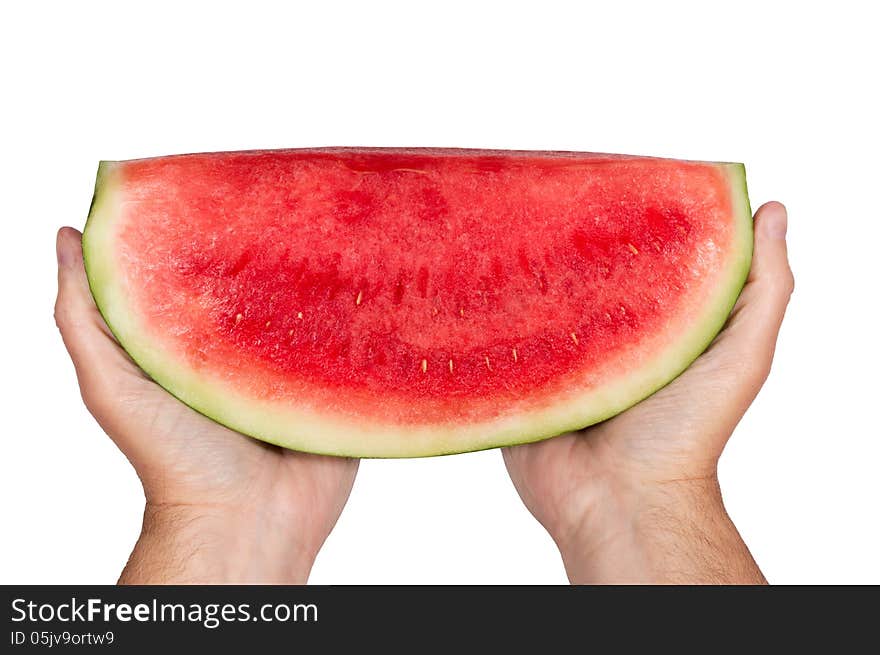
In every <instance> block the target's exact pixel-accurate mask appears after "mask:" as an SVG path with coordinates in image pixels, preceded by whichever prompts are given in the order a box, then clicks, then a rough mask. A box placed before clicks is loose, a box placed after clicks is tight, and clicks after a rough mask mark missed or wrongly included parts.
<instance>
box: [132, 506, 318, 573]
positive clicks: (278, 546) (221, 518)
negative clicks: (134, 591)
mask: <svg viewBox="0 0 880 655" xmlns="http://www.w3.org/2000/svg"><path fill="white" fill-rule="evenodd" d="M314 556H315V554H314V553H311V552H309V551H308V550H307V549H305V548H304V547H302V546H301V545H300V543H299V540H298V539H297V538H296V537H295V535H291V534H288V533H287V532H286V531H283V530H278V529H277V527H276V526H272V525H268V524H266V522H265V521H264V520H263V519H262V517H260V516H259V515H258V514H252V513H249V512H243V511H230V510H228V509H222V510H221V509H220V508H195V507H187V506H160V507H156V506H153V505H149V504H148V505H147V507H146V509H145V510H144V523H143V528H142V531H141V535H140V537H139V539H138V541H137V544H136V545H135V547H134V550H133V551H132V554H131V557H130V558H129V560H128V563H127V564H126V566H125V569H124V570H123V571H122V575H121V576H120V578H119V584H245V583H252V584H263V583H264V584H305V583H306V580H307V579H308V576H309V571H310V570H311V567H312V563H313V561H314Z"/></svg>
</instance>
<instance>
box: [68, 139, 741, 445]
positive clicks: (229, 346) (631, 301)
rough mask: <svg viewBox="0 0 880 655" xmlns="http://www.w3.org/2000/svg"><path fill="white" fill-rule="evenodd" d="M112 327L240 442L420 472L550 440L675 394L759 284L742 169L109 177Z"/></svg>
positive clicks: (484, 157) (290, 161) (438, 161)
mask: <svg viewBox="0 0 880 655" xmlns="http://www.w3.org/2000/svg"><path fill="white" fill-rule="evenodd" d="M83 246H84V254H85V260H86V268H87V272H88V277H89V282H90V285H91V289H92V293H93V295H94V298H95V301H96V303H97V305H98V307H99V309H100V311H101V313H102V314H103V316H104V318H105V319H106V321H107V324H108V325H109V327H110V329H111V330H112V331H113V333H114V334H115V335H116V337H117V338H118V340H119V342H120V343H121V344H122V346H123V347H124V348H125V349H126V350H127V351H128V353H129V354H130V355H131V356H132V358H133V359H134V360H135V361H136V362H137V363H138V364H139V365H140V366H141V367H142V368H143V369H144V371H146V372H147V374H149V375H150V376H151V377H152V378H153V379H154V380H155V381H156V382H157V383H158V384H160V385H162V386H163V387H165V388H166V389H167V390H168V391H169V392H171V393H172V394H174V395H175V396H177V397H178V398H179V399H180V400H182V401H183V402H185V403H186V404H188V405H190V406H191V407H193V408H194V409H196V410H198V411H199V412H201V413H203V414H205V415H206V416H209V417H211V418H213V419H214V420H216V421H218V422H219V423H222V424H224V425H227V426H229V427H231V428H234V429H235V430H238V431H240V432H242V433H244V434H247V435H251V436H253V437H256V438H258V439H262V440H265V441H268V442H271V443H274V444H279V445H281V446H285V447H288V448H293V449H297V450H304V451H310V452H316V453H326V454H333V455H348V456H361V457H409V456H424V455H437V454H444V453H456V452H463V451H470V450H478V449H483V448H491V447H495V446H501V445H506V444H515V443H522V442H529V441H537V440H539V439H545V438H548V437H552V436H554V435H557V434H560V433H562V432H565V431H569V430H573V429H578V428H583V427H585V426H588V425H591V424H593V423H596V422H598V421H602V420H603V419H606V418H608V417H610V416H613V415H614V414H616V413H618V412H620V411H622V410H624V409H626V408H628V407H630V406H631V405H633V404H635V403H637V402H638V401H640V400H641V399H643V398H645V397H646V396H648V395H649V394H651V393H652V392H654V391H655V390H657V389H658V388H660V387H662V386H663V385H665V384H666V383H668V382H669V381H670V380H672V379H673V378H674V377H675V376H676V375H678V374H679V373H680V372H681V371H682V370H683V369H684V368H685V367H687V366H688V364H690V362H691V361H693V360H694V359H695V358H696V357H697V356H698V355H699V354H700V353H701V352H702V351H703V350H704V349H705V348H706V346H707V345H708V344H709V342H710V341H711V340H712V338H713V337H714V336H715V334H716V333H717V332H718V331H719V330H720V328H721V327H722V325H723V323H724V321H725V319H726V317H727V315H728V313H729V312H730V310H731V308H732V306H733V304H734V302H735V300H736V298H737V296H738V294H739V292H740V290H741V288H742V286H743V284H744V281H745V279H746V275H747V272H748V269H749V265H750V261H751V253H752V223H751V214H750V209H749V202H748V196H747V192H746V185H745V173H744V168H743V166H742V165H741V164H728V163H709V162H692V161H678V160H669V159H656V158H646V157H630V156H620V155H604V154H602V155H599V154H585V153H563V152H518V151H482V150H455V149H444V150H440V149H361V148H327V149H317V150H278V151H251V152H231V153H213V154H196V155H179V156H171V157H159V158H154V159H142V160H134V161H123V162H102V163H101V165H100V167H99V170H98V179H97V184H96V189H95V197H94V200H93V204H92V208H91V211H90V214H89V220H88V223H87V225H86V230H85V235H84V238H83Z"/></svg>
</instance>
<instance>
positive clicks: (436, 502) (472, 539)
mask: <svg viewBox="0 0 880 655" xmlns="http://www.w3.org/2000/svg"><path fill="white" fill-rule="evenodd" d="M12 4H13V3H5V4H4V5H3V9H2V10H0V12H2V15H0V62H2V63H0V66H2V80H0V96H2V99H0V115H2V121H0V129H2V141H0V153H2V158H0V169H2V170H0V181H2V182H0V183H2V190H3V193H2V201H3V202H2V211H3V233H2V246H3V249H2V255H0V266H2V280H3V295H2V301H3V306H2V321H0V330H2V339H0V348H2V358H0V364H2V378H0V379H2V382H0V385H2V395H0V397H2V399H3V400H2V402H0V405H2V415H0V425H2V428H0V429H2V440H3V441H2V455H0V467H2V468H0V505H2V507H0V512H2V514H0V526H2V527H0V582H2V583H19V582H21V583H24V582H31V583H61V582H70V583H83V582H103V583H109V582H113V581H115V579H116V577H117V575H118V574H119V571H120V570H121V568H122V566H123V564H124V562H125V560H126V558H127V556H128V553H129V550H130V548H131V546H132V544H133V543H134V540H135V538H136V536H137V534H138V530H139V527H140V521H141V509H142V502H143V499H142V495H141V490H140V486H139V483H138V481H137V479H136V477H135V475H134V472H133V471H132V470H131V469H130V468H129V465H128V463H127V461H126V460H125V459H124V458H123V456H122V455H120V454H119V453H118V452H117V450H116V449H115V447H114V446H113V444H112V443H111V442H110V440H109V439H108V438H107V437H105V436H104V434H103V433H102V432H101V430H100V429H99V428H98V426H97V425H96V424H95V423H94V421H93V420H92V419H91V417H90V416H89V414H88V413H87V411H86V410H85V408H84V407H83V405H82V404H81V402H80V399H79V395H78V393H77V388H76V382H75V378H74V374H73V368H72V366H71V364H70V362H69V360H68V358H67V355H66V353H65V351H64V349H63V346H62V343H61V339H60V338H59V335H58V333H57V330H56V328H55V325H54V323H53V320H52V305H53V302H54V293H55V255H54V241H55V231H56V229H57V228H58V226H60V225H62V224H70V225H74V226H77V227H79V228H82V226H83V223H84V221H85V216H86V212H87V210H88V206H89V200H90V198H91V194H92V186H93V183H94V175H95V168H96V165H97V162H98V160H99V159H127V158H133V157H144V156H150V155H162V154H170V153H178V152H190V151H204V150H223V149H242V148H272V147H284V146H317V145H432V146H469V147H491V148H538V149H569V150H593V151H606V152H624V153H633V154H650V155H663V156H672V157H683V158H692V159H716V160H730V161H743V162H745V163H746V165H747V170H748V176H749V184H750V190H751V197H752V202H753V206H754V207H757V206H758V205H759V204H760V203H762V202H764V201H766V200H770V199H779V200H782V201H784V202H785V203H786V204H787V206H788V208H789V211H790V230H789V234H790V241H789V245H790V252H791V259H792V263H793V267H794V270H795V275H796V278H797V288H796V291H795V295H794V297H793V300H792V303H791V306H790V310H789V314H788V318H787V319H786V324H785V326H784V328H783V333H782V336H781V341H780V345H779V349H778V356H777V360H776V363H775V367H774V371H773V374H772V376H771V378H770V381H769V382H768V383H767V385H766V387H765V388H764V390H763V392H762V393H761V395H760V397H759V398H758V400H757V402H756V403H755V404H754V406H753V407H752V409H751V410H750V411H749V413H748V415H747V416H746V418H745V419H744V420H743V422H742V423H741V425H740V427H739V429H738V430H737V432H736V434H735V435H734V438H733V439H732V441H731V442H730V445H729V446H728V448H727V451H726V452H725V455H724V457H723V459H722V463H721V478H722V487H723V490H724V495H725V499H726V502H727V505H728V508H729V510H730V513H731V514H732V516H733V518H734V520H735V522H736V524H737V525H738V526H739V528H740V530H741V532H742V534H743V536H744V538H745V540H746V541H747V543H748V544H749V546H750V547H751V549H752V551H753V553H754V555H755V557H756V559H757V560H758V562H759V564H760V565H761V567H762V568H763V570H764V572H765V573H766V575H767V577H768V578H769V579H770V580H771V581H772V582H780V583H783V582H784V583H797V582H816V583H826V582H855V583H858V582H873V583H880V558H878V556H877V555H878V553H880V522H878V516H880V512H878V509H877V504H878V500H880V483H878V478H877V476H878V463H880V438H878V437H880V429H878V427H877V419H876V410H877V403H878V397H877V396H878V390H880V383H878V376H877V370H878V364H880V357H878V345H877V344H878V338H877V335H878V311H877V295H876V294H877V282H878V265H880V226H878V224H880V221H878V219H880V212H878V173H880V170H878V155H877V153H878V151H880V138H878V133H880V130H878V117H880V103H878V98H877V89H878V64H880V48H878V45H877V33H876V27H877V22H876V19H873V18H872V17H871V16H870V15H868V14H867V13H866V10H865V9H860V7H861V8H864V7H870V3H866V2H863V3H855V2H853V3H847V2H841V1H838V2H834V3H821V4H820V3H815V4H812V3H809V2H798V3H790V4H783V3H773V2H736V3H730V2H728V3H707V2H700V3H691V4H682V3H672V2H662V3H661V2H658V3H644V4H633V3H627V2H608V1H603V2H598V3H594V5H593V6H592V7H590V6H589V5H588V4H587V3H571V4H569V5H563V4H557V3H552V2H548V1H547V0H543V1H541V2H534V3H531V4H530V5H526V4H518V3H512V2H507V3H498V4H491V3H479V2H475V1H474V2H464V3H458V2H451V1H449V0H446V1H445V2H437V3H434V4H429V3H419V2H403V3H399V4H387V3H375V2H369V3H368V2H362V3H351V4H349V5H342V4H338V3H333V2H321V3H316V2H315V3H308V6H309V7H310V8H309V9H294V8H292V7H293V3H284V4H282V3H277V4H276V5H269V4H265V5H264V4H262V3H259V2H255V1H253V0H250V1H248V2H244V1H243V2H240V3H238V6H237V7H236V6H233V5H226V4H223V3H218V2H210V3H207V2H206V3H183V2H173V3H163V2H149V3H146V2H143V3H122V2H89V3H81V2H59V3H57V4H49V3H42V2H28V3H24V2H22V3H17V4H18V5H19V6H18V8H13V7H12V6H11V5H12ZM288 5H289V6H288ZM303 5H304V6H305V5H306V3H303ZM285 7H286V8H285ZM318 7H320V8H318ZM712 7H717V8H712ZM820 7H821V8H820ZM312 581H313V582H317V583H363V582H378V583H385V582H388V583H419V582H426V583H427V582H435V583H451V582H474V583H506V582H521V583H543V582H549V583H555V582H564V581H565V577H564V573H563V570H562V567H561V564H560V561H559V557H558V555H557V553H556V551H555V549H554V547H553V544H552V542H551V541H550V539H549V538H548V537H547V536H546V534H545V533H544V532H543V531H542V529H541V528H540V527H539V526H538V524H537V523H536V522H535V521H534V520H533V519H532V518H531V516H530V515H529V514H528V513H527V512H526V510H525V509H524V508H523V507H522V505H521V504H520V502H519V500H518V498H517V496H516V494H515V492H514V490H513V487H512V485H511V484H510V482H509V480H508V478H507V476H506V474H505V471H504V467H503V465H502V462H501V456H500V454H499V453H498V452H497V451H489V452H484V453H478V454H471V455H462V456H454V457H445V458H438V459H428V460H410V461H367V462H364V463H363V464H362V467H361V471H360V475H359V476H358V480H357V483H356V484H355V488H354V492H353V494H352V497H351V500H350V502H349V504H348V507H347V508H346V510H345V512H344V514H343V516H342V519H341V520H340V522H339V525H338V527H337V529H336V531H335V532H334V533H333V534H332V535H331V537H330V539H329V541H328V542H327V545H326V547H325V548H324V550H323V551H322V553H321V555H320V557H319V559H318V562H317V564H316V565H315V568H314V571H313V575H312Z"/></svg>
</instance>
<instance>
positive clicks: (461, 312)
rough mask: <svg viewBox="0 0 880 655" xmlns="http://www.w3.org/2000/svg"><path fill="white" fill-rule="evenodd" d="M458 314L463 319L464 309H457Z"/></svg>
mask: <svg viewBox="0 0 880 655" xmlns="http://www.w3.org/2000/svg"><path fill="white" fill-rule="evenodd" d="M458 313H459V314H461V317H462V318H464V309H459V310H458Z"/></svg>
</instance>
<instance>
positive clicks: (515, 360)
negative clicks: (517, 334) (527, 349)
mask: <svg viewBox="0 0 880 655" xmlns="http://www.w3.org/2000/svg"><path fill="white" fill-rule="evenodd" d="M513 361H514V362H518V361H519V359H518V358H517V356H516V348H514V349H513Z"/></svg>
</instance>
